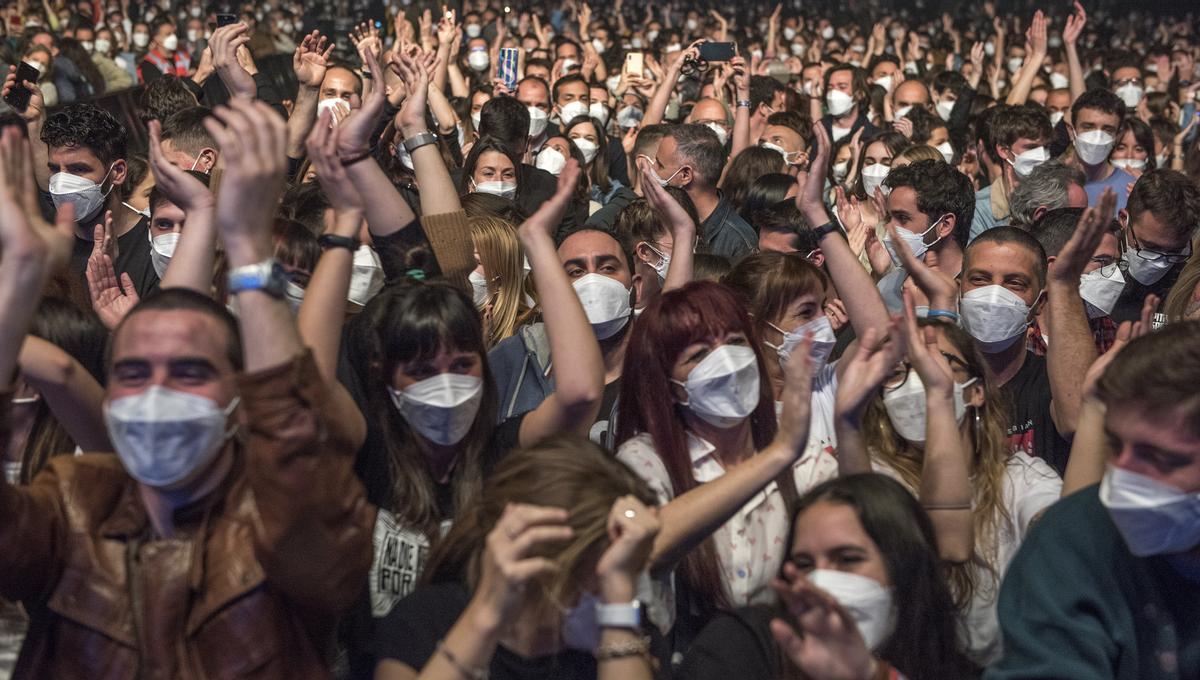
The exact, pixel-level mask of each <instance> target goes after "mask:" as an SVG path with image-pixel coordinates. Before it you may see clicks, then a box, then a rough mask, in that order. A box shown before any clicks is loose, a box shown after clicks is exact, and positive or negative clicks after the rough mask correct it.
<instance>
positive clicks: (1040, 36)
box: [1025, 9, 1050, 62]
mask: <svg viewBox="0 0 1200 680" xmlns="http://www.w3.org/2000/svg"><path fill="white" fill-rule="evenodd" d="M1049 23H1050V22H1049V20H1048V19H1046V15H1045V14H1043V13H1042V10H1040V9H1039V10H1038V11H1037V12H1034V14H1033V21H1032V22H1031V23H1030V24H1029V30H1028V32H1027V33H1026V36H1027V38H1028V40H1029V44H1030V46H1032V47H1033V52H1032V53H1030V54H1027V55H1026V57H1025V60H1026V61H1027V62H1028V61H1037V59H1035V57H1044V56H1046V44H1047V43H1046V27H1047V25H1048V24H1049Z"/></svg>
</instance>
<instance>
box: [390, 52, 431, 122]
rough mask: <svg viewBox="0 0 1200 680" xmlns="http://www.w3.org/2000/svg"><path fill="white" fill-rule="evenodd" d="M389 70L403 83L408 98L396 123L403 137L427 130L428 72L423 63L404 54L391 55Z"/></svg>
mask: <svg viewBox="0 0 1200 680" xmlns="http://www.w3.org/2000/svg"><path fill="white" fill-rule="evenodd" d="M391 68H392V70H393V71H395V72H396V75H398V76H400V79H401V80H402V81H404V86H405V88H406V89H407V90H408V97H406V98H405V100H404V105H403V106H402V107H401V108H400V112H399V113H398V114H396V121H397V123H398V125H399V126H400V129H401V132H402V133H403V135H404V136H405V137H411V136H412V135H415V134H417V133H420V132H423V131H425V129H426V128H427V125H426V120H425V111H426V106H427V101H428V97H429V80H430V77H431V76H430V72H429V69H428V68H427V65H426V64H425V63H422V62H419V61H417V60H416V59H414V58H412V57H410V56H408V55H405V54H393V55H392V61H391Z"/></svg>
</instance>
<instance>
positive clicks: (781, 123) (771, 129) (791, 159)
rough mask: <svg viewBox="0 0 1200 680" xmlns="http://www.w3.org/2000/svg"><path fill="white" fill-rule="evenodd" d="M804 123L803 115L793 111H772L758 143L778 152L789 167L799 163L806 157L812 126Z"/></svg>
mask: <svg viewBox="0 0 1200 680" xmlns="http://www.w3.org/2000/svg"><path fill="white" fill-rule="evenodd" d="M804 123H805V120H804V117H803V116H801V115H800V114H799V113H797V112H795V111H779V112H777V113H773V114H771V117H770V118H768V119H767V127H766V129H765V130H763V136H762V137H761V138H760V139H759V140H758V145H759V146H761V147H763V148H765V149H770V150H772V151H775V152H777V153H779V154H780V155H781V156H783V161H784V162H785V163H787V164H788V166H789V167H794V166H797V165H801V164H803V163H805V162H806V160H807V158H808V148H809V141H808V138H809V136H811V134H812V132H811V130H812V128H811V127H808V128H806V126H805V124H804Z"/></svg>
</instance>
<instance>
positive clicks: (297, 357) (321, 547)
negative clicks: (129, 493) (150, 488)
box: [205, 98, 374, 616]
mask: <svg viewBox="0 0 1200 680" xmlns="http://www.w3.org/2000/svg"><path fill="white" fill-rule="evenodd" d="M205 127H206V128H207V129H208V131H209V133H210V134H212V136H213V138H214V139H215V140H216V141H217V143H218V145H219V146H220V148H221V156H222V158H223V159H224V160H225V163H226V166H225V182H224V183H223V185H222V190H221V192H220V196H219V197H218V200H217V228H218V231H219V232H220V235H221V240H222V242H223V243H224V245H225V251H226V253H228V257H229V265H230V269H231V271H236V270H237V268H239V267H245V266H248V265H255V264H259V263H263V262H268V261H270V260H271V254H272V252H273V251H274V247H273V243H272V236H271V225H272V223H273V222H274V217H275V211H276V206H277V205H278V203H279V198H280V196H281V195H282V193H283V183H284V172H285V169H286V167H287V161H286V144H287V130H286V126H285V125H284V122H283V119H282V118H280V117H279V115H278V114H276V113H275V112H274V110H272V109H271V107H269V106H268V105H266V104H263V103H261V102H250V101H248V100H244V99H240V98H235V99H233V100H231V102H230V108H225V107H218V108H217V109H216V110H215V111H214V118H212V119H210V120H207V121H205ZM236 295H237V300H238V308H239V315H238V325H239V326H240V328H241V332H242V352H243V355H244V361H243V364H244V370H245V373H244V374H243V375H241V376H239V379H238V387H239V391H240V393H241V396H242V400H243V401H242V408H243V409H245V421H246V424H247V425H246V427H247V429H248V431H249V437H248V440H247V442H248V443H247V448H248V452H249V453H248V464H247V476H248V479H249V481H250V485H251V488H252V489H253V491H254V503H255V508H256V511H257V517H258V521H256V522H255V523H254V526H253V527H252V532H251V537H252V540H253V541H254V547H255V553H256V555H257V556H258V559H259V561H260V563H261V564H262V566H263V570H264V571H265V572H266V574H267V578H268V579H269V580H270V581H271V583H272V585H273V587H275V588H278V589H279V590H280V591H282V592H284V593H286V594H288V595H289V597H291V598H292V599H293V600H294V601H295V602H296V604H297V605H298V607H300V608H301V609H303V610H306V611H309V612H312V613H313V614H320V615H325V616H336V615H337V614H338V613H340V611H341V610H343V609H344V608H345V607H347V606H349V604H350V603H351V602H352V601H353V599H354V597H356V596H357V594H358V592H359V590H360V589H361V585H362V578H363V577H364V576H366V573H367V570H368V568H369V564H370V559H371V542H370V527H371V525H372V523H373V521H374V513H373V512H372V508H371V507H370V506H369V505H368V504H367V502H366V500H365V498H364V493H363V489H362V484H361V483H359V482H358V480H357V478H355V476H354V471H353V461H354V454H355V451H356V447H355V446H354V443H353V442H352V440H351V439H350V437H349V435H348V430H347V428H346V426H345V424H344V423H342V422H340V421H339V420H338V419H336V417H335V416H336V413H335V411H334V410H333V409H332V407H331V404H332V402H331V399H330V395H331V392H330V390H329V389H328V387H327V383H326V381H324V380H322V378H321V377H320V375H319V373H318V371H317V370H316V367H315V365H314V363H313V361H312V360H311V358H309V357H308V356H307V355H306V353H305V351H304V348H303V346H302V345H301V341H300V335H299V333H298V332H297V330H296V324H295V322H294V321H293V319H292V314H291V310H290V309H289V307H288V304H287V302H286V301H285V300H284V299H283V298H282V297H276V296H275V295H273V294H271V293H269V292H267V291H266V290H263V289H249V290H243V291H241V292H238V293H236Z"/></svg>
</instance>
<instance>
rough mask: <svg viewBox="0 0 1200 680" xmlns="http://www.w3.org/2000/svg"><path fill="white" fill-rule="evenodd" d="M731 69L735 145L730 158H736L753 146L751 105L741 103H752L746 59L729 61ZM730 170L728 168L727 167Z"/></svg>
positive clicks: (736, 58) (739, 58) (737, 58)
mask: <svg viewBox="0 0 1200 680" xmlns="http://www.w3.org/2000/svg"><path fill="white" fill-rule="evenodd" d="M729 68H730V69H731V70H732V71H733V78H732V80H733V89H734V92H735V93H736V94H735V100H736V101H734V103H733V106H734V109H733V145H732V146H731V147H730V151H729V157H730V158H736V157H737V155H738V154H739V153H741V152H742V151H743V150H744V149H745V148H746V147H749V146H752V145H753V143H752V142H751V140H750V105H749V104H747V105H746V106H742V105H741V103H740V102H748V101H750V72H749V70H748V69H749V67H748V66H747V65H746V58H745V57H741V56H737V57H734V58H733V59H731V60H729ZM726 168H727V169H728V166H726Z"/></svg>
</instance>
